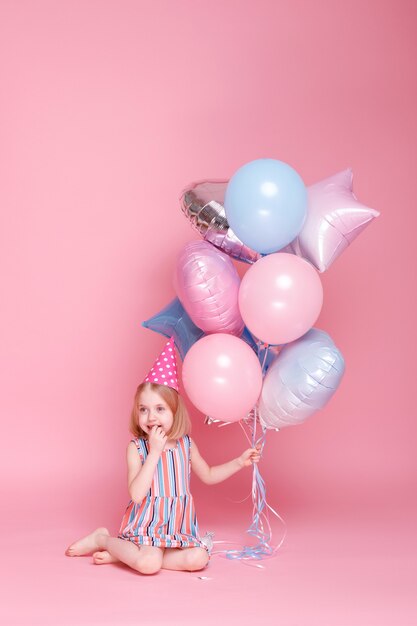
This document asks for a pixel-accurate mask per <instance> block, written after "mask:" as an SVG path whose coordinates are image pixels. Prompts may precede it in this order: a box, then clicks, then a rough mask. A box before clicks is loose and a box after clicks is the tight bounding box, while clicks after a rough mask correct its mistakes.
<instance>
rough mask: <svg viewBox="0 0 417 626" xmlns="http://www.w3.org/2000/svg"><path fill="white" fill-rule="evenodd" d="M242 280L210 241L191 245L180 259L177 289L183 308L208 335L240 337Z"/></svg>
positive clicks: (228, 259)
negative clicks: (240, 290)
mask: <svg viewBox="0 0 417 626" xmlns="http://www.w3.org/2000/svg"><path fill="white" fill-rule="evenodd" d="M239 286H240V278H239V274H238V273H237V270H236V268H235V266H234V265H233V262H232V259H231V258H230V257H229V256H227V254H224V253H223V252H220V250H218V249H217V248H215V247H214V246H213V245H212V244H211V243H208V242H207V241H190V242H189V243H187V244H186V245H185V246H184V248H183V249H182V250H181V252H180V254H179V255H178V260H177V267H176V269H175V273H174V287H175V290H176V292H177V295H178V298H179V300H180V301H181V304H182V306H183V307H184V309H185V310H186V311H187V313H188V315H189V316H190V318H191V319H192V321H193V322H194V324H195V325H196V326H198V328H201V330H204V332H205V333H207V334H209V333H222V332H223V333H231V334H232V335H241V334H242V331H243V327H244V324H243V320H242V318H241V315H240V312H239V305H238V294H239Z"/></svg>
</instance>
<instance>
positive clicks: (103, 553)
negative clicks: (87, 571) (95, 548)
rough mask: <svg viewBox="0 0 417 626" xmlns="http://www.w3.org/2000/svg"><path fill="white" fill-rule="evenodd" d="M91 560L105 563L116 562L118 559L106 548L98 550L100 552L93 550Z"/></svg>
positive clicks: (100, 563) (96, 562) (98, 563)
mask: <svg viewBox="0 0 417 626" xmlns="http://www.w3.org/2000/svg"><path fill="white" fill-rule="evenodd" d="M93 561H94V563H95V564H96V565H106V564H107V563H117V562H118V561H119V559H116V557H115V556H112V555H111V554H110V552H107V550H100V552H94V554H93Z"/></svg>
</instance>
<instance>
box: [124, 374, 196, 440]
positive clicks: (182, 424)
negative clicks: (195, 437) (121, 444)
mask: <svg viewBox="0 0 417 626" xmlns="http://www.w3.org/2000/svg"><path fill="white" fill-rule="evenodd" d="M146 388H147V389H151V391H155V392H156V393H157V394H159V395H160V396H161V398H162V399H163V400H164V402H165V403H166V404H167V405H168V406H169V408H170V409H171V411H172V414H173V416H174V421H173V422H172V428H171V429H170V431H169V432H168V433H167V436H168V439H179V438H180V437H183V436H184V435H188V433H190V432H191V420H190V417H189V415H188V411H187V407H186V406H185V404H184V401H183V399H182V398H181V396H180V395H179V393H178V392H177V391H175V389H172V387H168V386H167V385H157V384H156V383H141V384H140V385H139V387H138V388H137V389H136V393H135V397H134V400H133V408H132V413H131V416H130V427H129V430H130V432H131V433H132V434H133V435H135V437H138V438H139V439H147V438H148V435H147V433H145V431H144V430H142V428H141V427H140V426H139V423H138V417H139V404H140V396H141V393H142V391H143V390H144V389H146Z"/></svg>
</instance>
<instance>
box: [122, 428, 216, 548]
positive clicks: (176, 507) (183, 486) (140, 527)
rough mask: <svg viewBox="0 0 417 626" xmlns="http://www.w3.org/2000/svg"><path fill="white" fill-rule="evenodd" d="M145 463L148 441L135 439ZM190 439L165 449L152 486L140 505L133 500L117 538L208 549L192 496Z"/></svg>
mask: <svg viewBox="0 0 417 626" xmlns="http://www.w3.org/2000/svg"><path fill="white" fill-rule="evenodd" d="M132 441H133V442H134V443H135V445H136V447H137V449H138V453H139V455H140V459H141V461H142V464H143V463H144V462H145V460H146V457H147V456H148V453H149V443H148V441H147V439H132ZM190 447H191V439H190V437H189V436H188V435H185V436H184V437H181V438H180V439H178V440H177V445H176V446H175V447H174V448H171V449H165V450H164V451H163V452H162V454H161V457H160V459H159V461H158V465H157V466H156V470H155V474H154V477H153V480H152V484H151V487H150V489H149V491H148V493H147V494H146V496H145V497H144V498H143V500H141V502H138V503H135V502H133V500H131V501H130V502H129V504H128V506H127V508H126V511H125V514H124V516H123V519H122V523H121V526H120V530H119V535H118V537H119V538H120V539H126V540H128V541H132V542H133V543H135V544H137V545H138V546H139V545H145V546H157V547H159V548H190V547H200V548H204V549H207V548H206V546H205V545H204V544H203V543H202V542H201V540H200V535H199V531H198V523H197V516H196V512H195V508H194V500H193V497H192V495H191V493H190V486H189V485H190V474H191V455H190Z"/></svg>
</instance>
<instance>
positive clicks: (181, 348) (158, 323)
mask: <svg viewBox="0 0 417 626" xmlns="http://www.w3.org/2000/svg"><path fill="white" fill-rule="evenodd" d="M142 326H144V327H145V328H149V329H150V330H154V331H155V332H157V333H160V334H161V335H163V336H164V337H168V339H169V338H170V337H174V342H175V345H176V346H177V349H178V352H179V353H180V356H181V359H182V360H184V357H185V355H186V354H187V352H188V350H189V349H190V348H191V346H192V345H193V344H194V343H195V342H196V341H198V340H199V339H201V337H203V336H204V332H203V331H202V330H201V329H200V328H198V327H197V326H196V325H195V324H194V322H193V321H192V320H191V319H190V317H189V315H188V313H187V312H186V311H185V309H184V307H183V306H182V304H181V302H180V301H179V300H178V298H175V299H174V300H172V302H170V303H169V304H167V306H166V307H164V308H163V309H162V310H161V311H159V312H158V313H156V314H155V315H153V316H152V317H150V318H149V319H148V320H146V321H145V322H142Z"/></svg>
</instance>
